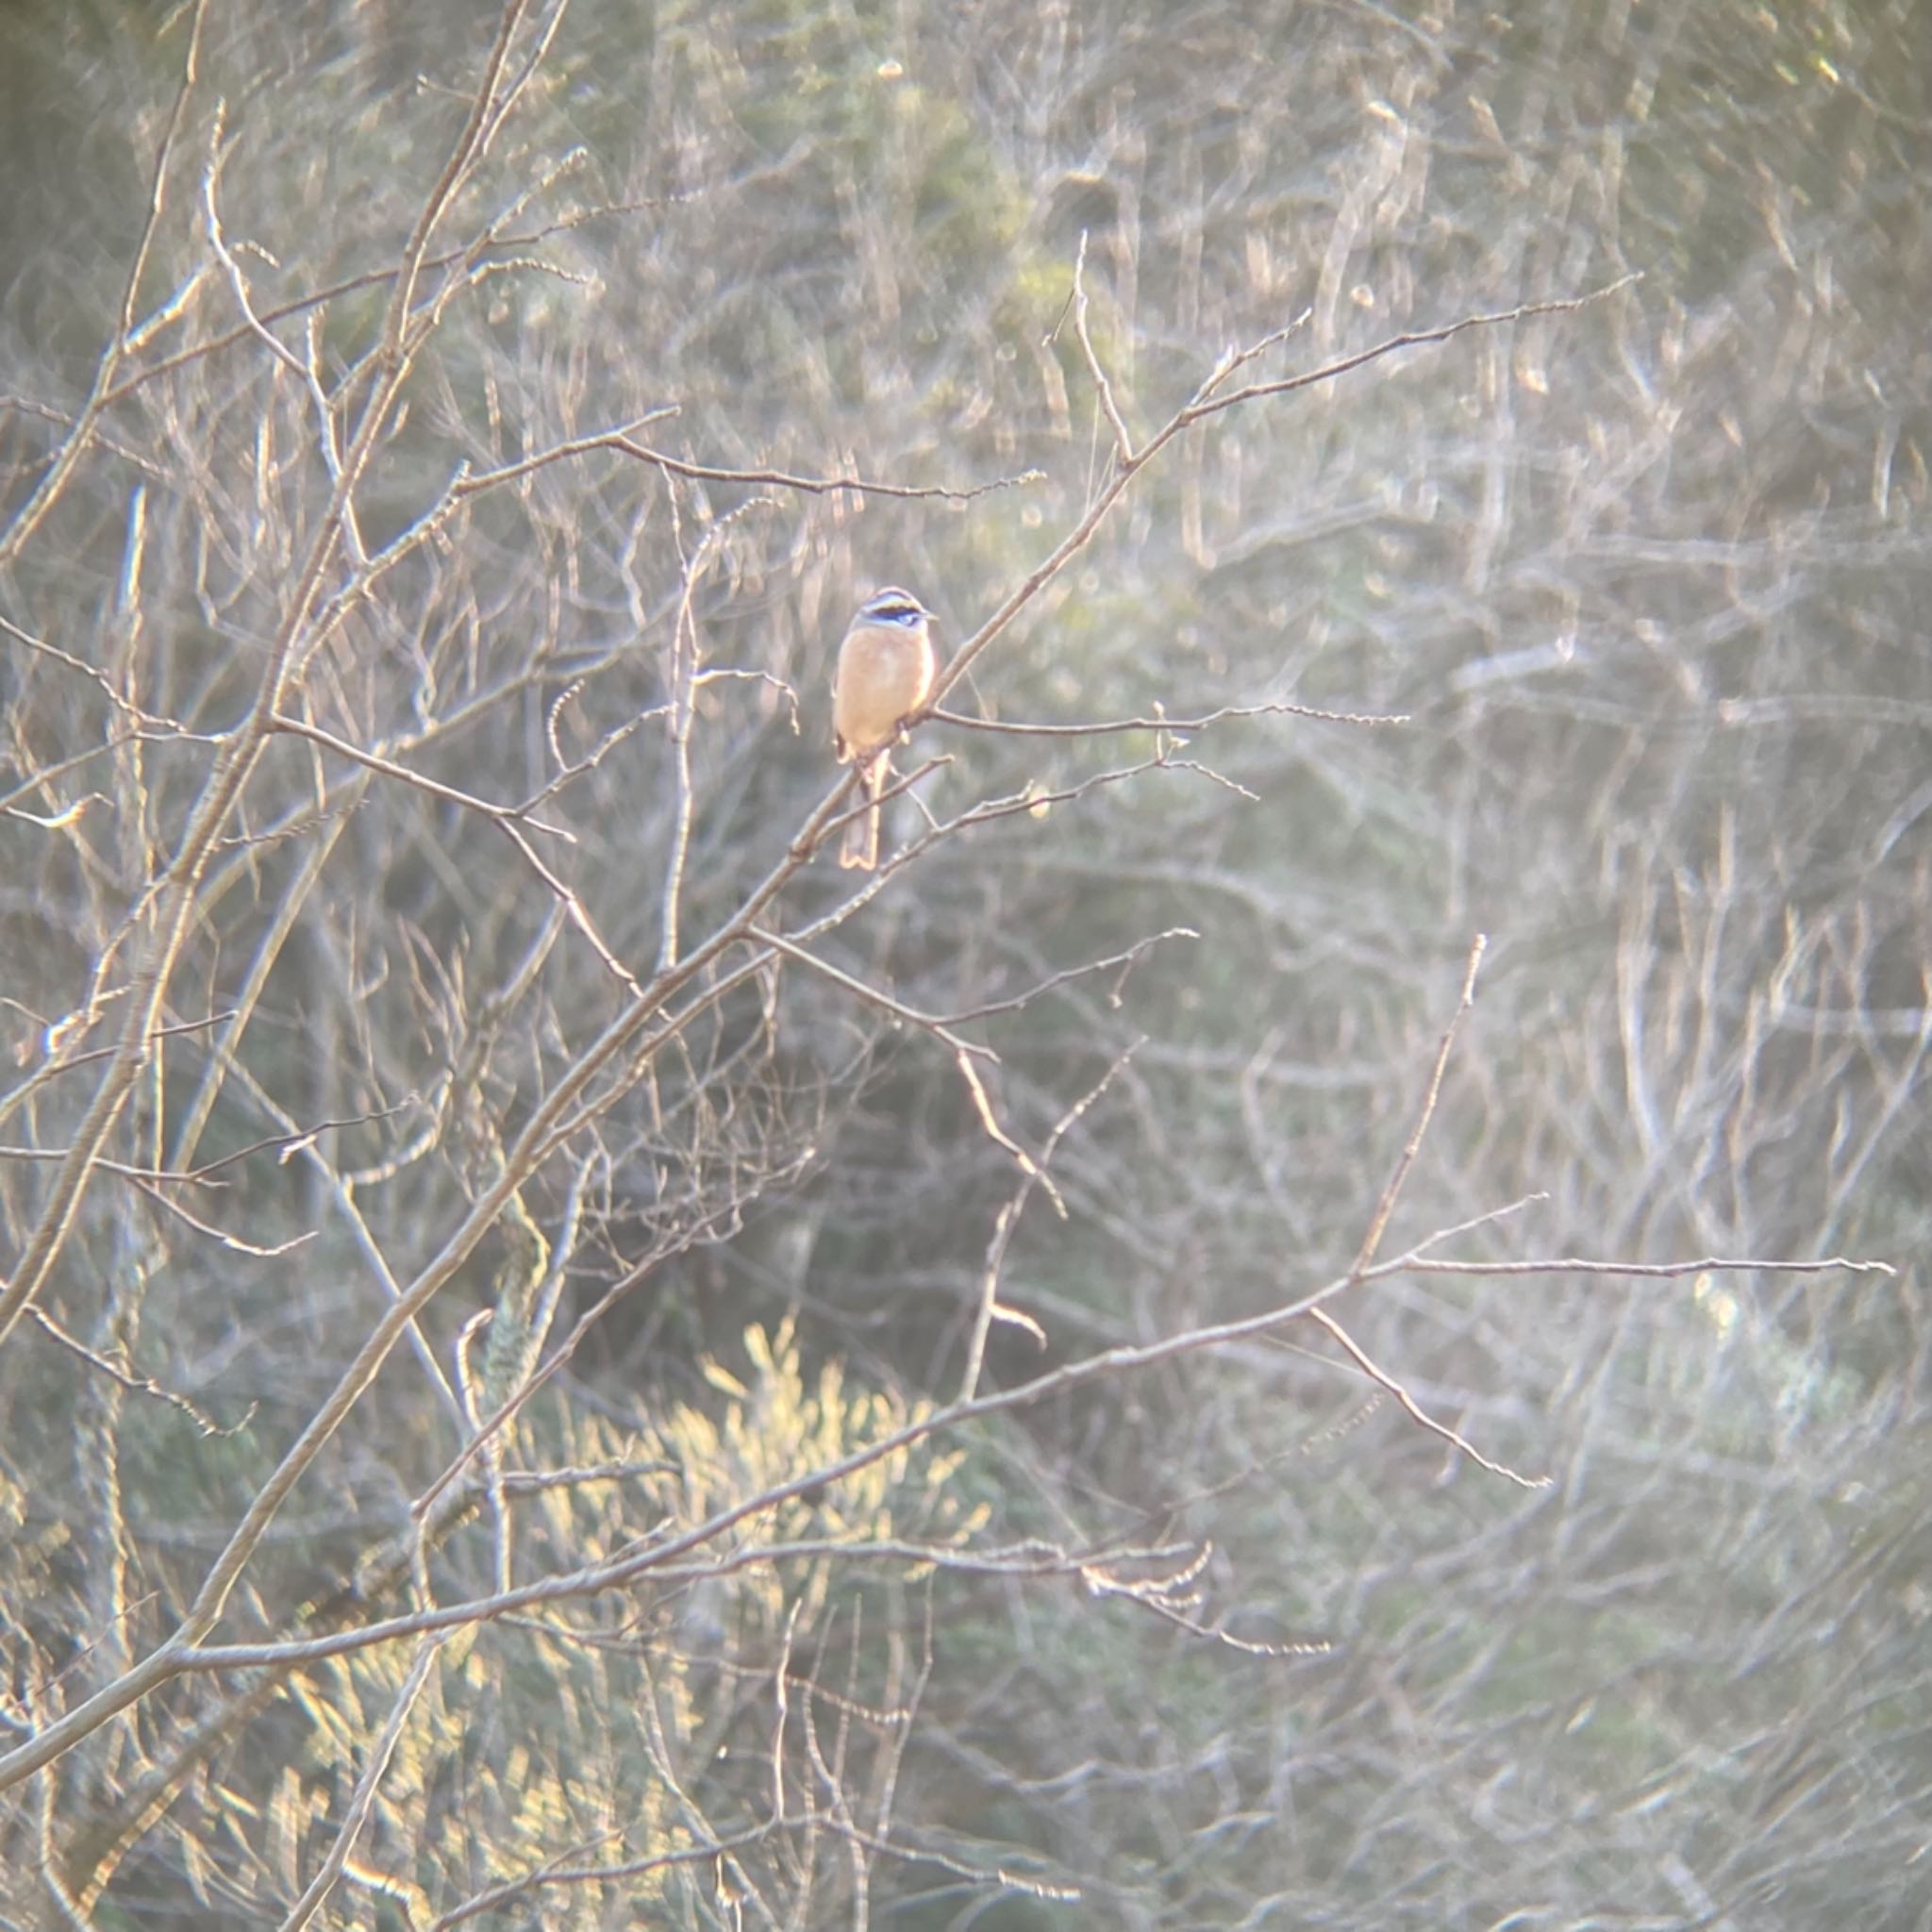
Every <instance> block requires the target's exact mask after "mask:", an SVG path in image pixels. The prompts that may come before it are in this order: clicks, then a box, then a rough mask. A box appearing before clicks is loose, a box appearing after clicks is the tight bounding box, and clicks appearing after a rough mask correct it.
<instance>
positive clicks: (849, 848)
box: [839, 751, 892, 872]
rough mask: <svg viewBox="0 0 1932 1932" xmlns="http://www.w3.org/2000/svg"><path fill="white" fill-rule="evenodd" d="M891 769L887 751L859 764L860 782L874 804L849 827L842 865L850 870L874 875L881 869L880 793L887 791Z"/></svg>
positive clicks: (840, 857) (840, 849)
mask: <svg viewBox="0 0 1932 1932" xmlns="http://www.w3.org/2000/svg"><path fill="white" fill-rule="evenodd" d="M891 768H892V760H891V757H890V756H889V755H888V754H887V753H885V752H883V751H882V752H880V753H879V754H878V755H877V756H876V757H875V758H866V759H862V760H861V761H860V763H859V767H858V781H859V783H860V784H861V785H863V786H864V787H865V790H866V795H867V798H868V799H869V800H870V803H869V804H868V805H867V807H866V808H865V810H863V811H862V812H860V813H859V815H858V817H857V818H856V819H854V820H853V821H852V823H851V824H849V825H847V826H846V827H845V837H844V838H843V840H842V841H841V842H840V845H839V863H840V864H841V865H842V866H844V867H845V868H846V869H847V870H848V871H854V870H856V871H858V872H873V871H875V870H876V869H877V866H878V862H879V793H880V792H881V791H884V790H885V789H886V778H887V776H888V774H890V773H891Z"/></svg>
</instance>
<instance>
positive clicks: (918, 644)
mask: <svg viewBox="0 0 1932 1932" xmlns="http://www.w3.org/2000/svg"><path fill="white" fill-rule="evenodd" d="M938 671H939V658H938V656H937V654H936V653H935V652H934V650H933V643H932V612H931V611H930V610H928V609H926V608H925V607H924V605H923V604H922V603H921V602H920V601H919V599H918V598H917V597H915V596H914V595H913V594H912V593H911V591H902V590H899V589H897V588H896V587H892V588H889V589H887V590H883V591H874V593H873V594H872V595H871V596H870V597H868V598H867V599H866V600H865V602H864V603H863V604H861V605H860V606H859V607H858V611H857V613H856V614H855V615H854V617H853V619H852V622H851V624H850V625H848V626H847V627H846V631H845V641H844V642H843V643H841V645H840V646H839V675H838V679H837V682H836V684H835V686H834V689H833V693H832V728H833V730H834V731H835V732H836V733H837V734H838V743H839V762H840V763H841V765H842V764H846V763H848V762H851V761H854V760H856V761H857V763H858V775H859V779H860V781H861V782H862V783H863V785H864V786H865V789H866V791H867V793H868V795H869V796H870V797H871V799H872V805H871V808H870V809H868V810H867V811H865V812H863V813H861V814H860V815H859V816H858V818H856V819H854V820H853V821H852V823H851V824H849V825H847V826H846V827H845V838H844V841H843V843H842V844H841V846H840V847H839V863H840V864H841V865H846V866H858V867H860V868H861V869H862V870H864V871H866V872H870V871H872V869H873V868H874V866H875V865H877V864H878V862H879V803H878V801H879V794H880V793H881V792H882V791H885V789H886V783H887V780H888V779H889V778H890V777H891V767H892V745H893V742H894V741H896V740H897V738H898V736H899V731H900V727H901V726H902V725H903V724H905V722H906V720H907V719H908V718H909V717H910V716H911V715H912V713H913V712H914V711H916V710H918V708H920V706H921V705H923V704H924V702H925V701H926V698H927V697H928V696H929V695H930V694H931V691H932V681H933V678H934V677H935V676H936V675H938Z"/></svg>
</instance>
